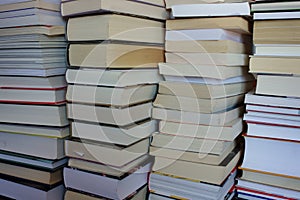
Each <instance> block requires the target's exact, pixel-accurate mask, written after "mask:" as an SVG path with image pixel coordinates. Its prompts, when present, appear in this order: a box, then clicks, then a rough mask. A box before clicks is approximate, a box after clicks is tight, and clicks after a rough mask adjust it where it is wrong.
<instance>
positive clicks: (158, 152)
mask: <svg viewBox="0 0 300 200" xmlns="http://www.w3.org/2000/svg"><path fill="white" fill-rule="evenodd" d="M235 147H236V144H235V143H231V145H229V146H228V147H226V149H225V150H224V151H223V152H222V153H221V154H210V153H200V152H191V151H185V150H177V149H169V148H164V147H154V146H150V152H149V154H150V155H152V156H159V157H164V158H170V159H174V160H182V161H187V162H193V163H204V164H208V165H219V164H220V163H221V162H222V161H223V160H224V159H225V158H226V157H227V156H228V154H229V153H230V152H232V150H233V149H234V148H235Z"/></svg>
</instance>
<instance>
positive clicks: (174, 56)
mask: <svg viewBox="0 0 300 200" xmlns="http://www.w3.org/2000/svg"><path fill="white" fill-rule="evenodd" d="M165 56H166V62H167V63H177V64H190V65H205V66H247V65H248V63H249V57H248V55H246V54H229V53H226V54H225V53H181V52H180V53H165Z"/></svg>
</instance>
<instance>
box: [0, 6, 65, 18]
mask: <svg viewBox="0 0 300 200" xmlns="http://www.w3.org/2000/svg"><path fill="white" fill-rule="evenodd" d="M40 14H41V15H49V16H60V13H59V12H57V11H52V10H45V9H39V8H26V9H21V10H13V11H11V12H7V11H6V12H0V19H1V20H2V19H6V18H15V17H22V16H30V15H40ZM1 20H0V21H1Z"/></svg>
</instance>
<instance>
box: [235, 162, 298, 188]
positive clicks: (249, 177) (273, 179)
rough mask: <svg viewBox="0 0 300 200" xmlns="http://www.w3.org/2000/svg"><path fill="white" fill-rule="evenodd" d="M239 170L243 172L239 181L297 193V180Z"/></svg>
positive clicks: (255, 171)
mask: <svg viewBox="0 0 300 200" xmlns="http://www.w3.org/2000/svg"><path fill="white" fill-rule="evenodd" d="M240 169H241V170H243V175H242V176H241V177H240V179H241V180H245V181H251V182H256V183H261V184H265V185H270V186H275V187H281V188H286V189H291V190H296V191H299V179H295V178H291V177H283V176H278V175H277V174H273V173H269V172H263V171H257V170H252V169H245V168H240Z"/></svg>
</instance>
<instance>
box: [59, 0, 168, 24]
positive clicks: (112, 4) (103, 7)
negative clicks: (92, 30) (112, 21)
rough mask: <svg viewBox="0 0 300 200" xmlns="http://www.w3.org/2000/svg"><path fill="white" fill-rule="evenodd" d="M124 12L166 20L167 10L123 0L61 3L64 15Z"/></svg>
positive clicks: (81, 0)
mask: <svg viewBox="0 0 300 200" xmlns="http://www.w3.org/2000/svg"><path fill="white" fill-rule="evenodd" d="M107 12H112V13H122V14H125V15H134V16H139V17H146V18H152V19H157V20H165V19H166V18H167V12H166V11H165V9H164V8H162V7H158V6H153V5H147V4H142V3H138V2H131V1H122V0H115V1H110V0H91V1H90V2H89V3H88V4H86V2H85V0H77V1H64V2H62V4H61V13H62V16H65V17H71V16H76V15H82V14H96V13H97V14H101V13H107Z"/></svg>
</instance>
